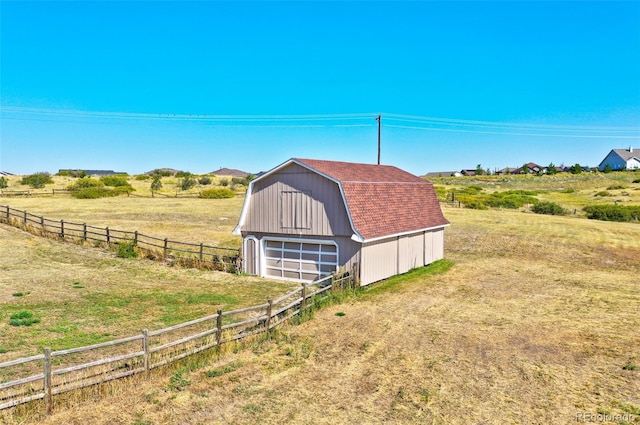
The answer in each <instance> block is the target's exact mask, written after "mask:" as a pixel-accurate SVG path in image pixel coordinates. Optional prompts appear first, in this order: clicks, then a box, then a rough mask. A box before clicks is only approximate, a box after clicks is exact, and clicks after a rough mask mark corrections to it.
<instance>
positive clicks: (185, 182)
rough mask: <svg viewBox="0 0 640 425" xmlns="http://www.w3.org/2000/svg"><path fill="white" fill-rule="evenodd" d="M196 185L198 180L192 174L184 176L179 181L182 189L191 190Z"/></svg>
mask: <svg viewBox="0 0 640 425" xmlns="http://www.w3.org/2000/svg"><path fill="white" fill-rule="evenodd" d="M195 185H196V181H195V179H193V178H192V177H191V175H188V176H184V177H183V178H182V180H180V183H179V186H180V189H182V190H189V189H191V188H192V187H194V186H195Z"/></svg>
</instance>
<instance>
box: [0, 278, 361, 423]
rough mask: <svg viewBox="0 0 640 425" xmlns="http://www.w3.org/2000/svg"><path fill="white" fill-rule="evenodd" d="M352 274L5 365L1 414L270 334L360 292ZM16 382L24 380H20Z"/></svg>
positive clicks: (0, 375)
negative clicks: (334, 298) (338, 293)
mask: <svg viewBox="0 0 640 425" xmlns="http://www.w3.org/2000/svg"><path fill="white" fill-rule="evenodd" d="M355 285H356V283H355V279H353V277H352V274H350V273H348V272H347V273H343V274H341V275H331V276H328V277H326V278H324V279H322V280H320V281H318V282H314V283H303V284H302V286H301V287H299V288H296V289H295V290H294V291H292V292H290V293H288V294H285V295H283V296H281V297H279V298H277V299H276V300H267V302H266V303H264V304H260V305H256V306H252V307H246V308H242V309H237V310H232V311H222V310H218V311H217V312H216V313H215V314H212V315H209V316H206V317H202V318H198V319H195V320H191V321H188V322H184V323H180V324H177V325H173V326H170V327H167V328H163V329H158V330H154V331H149V330H147V329H144V330H143V331H142V332H141V334H139V335H134V336H130V337H126V338H121V339H118V340H114V341H109V342H103V343H100V344H94V345H89V346H85V347H77V348H71V349H67V350H57V351H52V350H51V348H49V347H47V348H45V349H44V353H43V354H38V355H35V356H31V357H26V358H22V359H17V360H12V361H8V362H4V363H0V380H1V381H2V383H0V410H2V409H7V408H11V407H14V406H18V405H20V404H24V403H29V402H32V401H35V400H43V403H44V409H45V410H46V412H47V414H49V413H51V412H52V411H53V396H54V395H57V394H62V393H65V392H69V391H74V390H78V389H82V388H86V387H89V386H94V385H97V384H102V383H106V382H109V381H112V380H115V379H120V378H124V377H127V376H131V375H136V374H138V375H140V374H145V376H147V377H148V376H149V374H150V372H151V370H153V369H155V368H158V367H160V366H164V365H166V364H169V363H171V362H175V361H177V360H180V359H182V358H184V357H187V356H190V355H193V354H196V353H199V352H201V351H204V350H208V349H211V348H215V347H220V346H221V345H222V344H224V343H227V342H230V341H235V340H239V339H243V338H247V337H249V336H252V335H256V334H259V333H263V332H269V331H270V330H271V329H273V328H274V327H276V326H278V325H280V324H281V323H283V322H285V321H286V320H288V319H290V318H292V317H293V316H295V315H297V314H300V313H301V312H302V311H304V310H305V309H308V308H309V307H311V306H313V305H314V304H315V303H316V302H317V300H319V299H321V298H323V297H325V296H327V295H328V294H329V291H331V290H341V289H344V288H349V287H355ZM16 376H19V377H17V378H16Z"/></svg>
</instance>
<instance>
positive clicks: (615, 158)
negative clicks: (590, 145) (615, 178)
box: [598, 147, 640, 171]
mask: <svg viewBox="0 0 640 425" xmlns="http://www.w3.org/2000/svg"><path fill="white" fill-rule="evenodd" d="M607 165H609V166H610V167H611V169H612V170H638V169H640V152H637V151H635V150H634V149H633V147H629V149H612V150H611V152H609V154H608V155H607V156H606V157H605V158H604V159H603V160H602V162H601V163H600V165H598V169H599V170H600V171H604V169H605V168H606V166H607Z"/></svg>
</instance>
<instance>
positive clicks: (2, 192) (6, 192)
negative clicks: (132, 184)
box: [0, 189, 244, 198]
mask: <svg viewBox="0 0 640 425" xmlns="http://www.w3.org/2000/svg"><path fill="white" fill-rule="evenodd" d="M125 193H126V194H127V196H128V197H133V198H157V197H159V198H200V194H201V192H181V191H176V192H175V193H165V192H156V191H151V194H150V195H140V194H137V193H133V192H125ZM56 195H69V196H70V195H71V190H70V189H41V190H33V189H28V190H12V189H0V197H6V198H10V197H17V196H27V197H28V196H56ZM236 196H244V193H236Z"/></svg>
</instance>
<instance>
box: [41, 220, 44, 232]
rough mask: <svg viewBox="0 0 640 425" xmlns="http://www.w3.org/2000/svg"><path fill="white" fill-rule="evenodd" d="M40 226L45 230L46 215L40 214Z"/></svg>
mask: <svg viewBox="0 0 640 425" xmlns="http://www.w3.org/2000/svg"><path fill="white" fill-rule="evenodd" d="M40 227H41V228H42V231H44V216H40Z"/></svg>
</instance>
